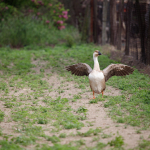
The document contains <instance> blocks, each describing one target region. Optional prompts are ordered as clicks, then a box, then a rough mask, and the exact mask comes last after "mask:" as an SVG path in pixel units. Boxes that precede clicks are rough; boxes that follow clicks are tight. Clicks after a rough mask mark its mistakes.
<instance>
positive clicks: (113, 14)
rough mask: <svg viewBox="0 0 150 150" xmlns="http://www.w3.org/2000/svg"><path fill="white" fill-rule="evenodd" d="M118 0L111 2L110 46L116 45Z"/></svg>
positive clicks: (111, 0)
mask: <svg viewBox="0 0 150 150" xmlns="http://www.w3.org/2000/svg"><path fill="white" fill-rule="evenodd" d="M116 29H117V26H116V0H110V44H112V45H114V46H115V45H116Z"/></svg>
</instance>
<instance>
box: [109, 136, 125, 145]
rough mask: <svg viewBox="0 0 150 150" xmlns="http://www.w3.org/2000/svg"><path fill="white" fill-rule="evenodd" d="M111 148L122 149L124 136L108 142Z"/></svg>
mask: <svg viewBox="0 0 150 150" xmlns="http://www.w3.org/2000/svg"><path fill="white" fill-rule="evenodd" d="M108 144H109V145H110V146H114V147H121V146H122V145H123V144H124V141H123V138H122V136H117V137H116V138H115V139H114V140H112V141H110V142H108Z"/></svg>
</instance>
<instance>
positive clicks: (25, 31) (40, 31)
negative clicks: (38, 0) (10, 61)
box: [0, 16, 80, 47]
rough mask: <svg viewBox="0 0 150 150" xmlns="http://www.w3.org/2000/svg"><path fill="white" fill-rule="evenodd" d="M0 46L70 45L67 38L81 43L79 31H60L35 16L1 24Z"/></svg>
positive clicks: (17, 18) (72, 29)
mask: <svg viewBox="0 0 150 150" xmlns="http://www.w3.org/2000/svg"><path fill="white" fill-rule="evenodd" d="M0 33H1V34H0V45H1V46H8V45H9V46H11V47H24V46H28V45H49V44H58V43H60V42H62V41H63V42H66V41H67V43H68V39H66V38H65V37H67V36H68V34H69V36H71V38H72V40H71V41H72V42H71V45H72V43H74V42H76V41H79V40H80V37H79V34H78V31H77V30H76V29H74V28H73V27H67V28H66V29H64V30H58V29H57V28H56V27H54V26H53V22H50V23H49V24H44V23H43V22H42V21H41V20H39V19H38V18H35V17H34V16H32V17H31V16H29V17H25V18H24V17H21V16H20V17H16V18H8V19H7V20H6V21H2V22H1V23H0Z"/></svg>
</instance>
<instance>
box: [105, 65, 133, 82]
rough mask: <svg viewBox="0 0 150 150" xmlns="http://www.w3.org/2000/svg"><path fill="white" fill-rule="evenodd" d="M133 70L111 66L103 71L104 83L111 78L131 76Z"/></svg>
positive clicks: (120, 66) (122, 66) (126, 67)
mask: <svg viewBox="0 0 150 150" xmlns="http://www.w3.org/2000/svg"><path fill="white" fill-rule="evenodd" d="M133 71H134V69H133V68H132V67H130V66H127V65H123V64H111V65H109V66H108V67H106V68H105V69H104V70H103V73H104V76H105V81H107V80H108V79H109V78H111V77H112V76H126V75H129V74H132V73H133Z"/></svg>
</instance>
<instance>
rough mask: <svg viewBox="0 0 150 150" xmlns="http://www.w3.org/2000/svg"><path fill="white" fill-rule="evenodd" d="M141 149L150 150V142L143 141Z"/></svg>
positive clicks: (140, 144)
mask: <svg viewBox="0 0 150 150" xmlns="http://www.w3.org/2000/svg"><path fill="white" fill-rule="evenodd" d="M139 148H140V149H149V148H150V142H149V141H147V140H143V141H142V142H140V143H139Z"/></svg>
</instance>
